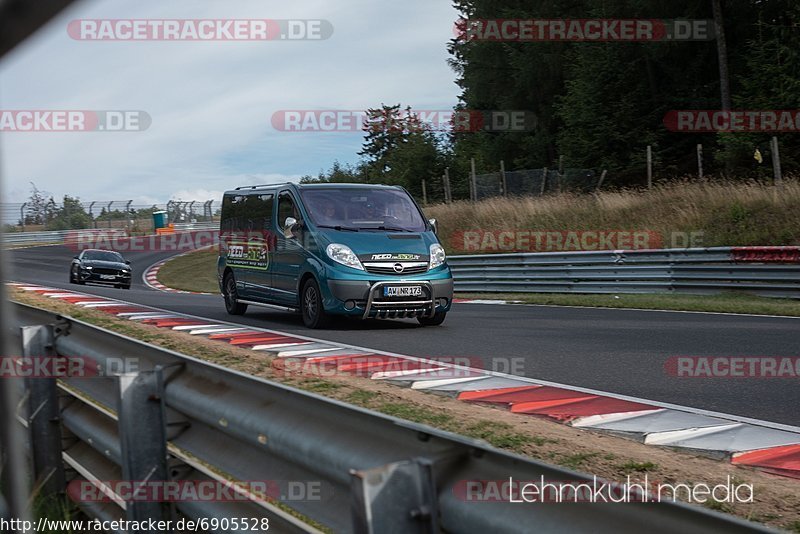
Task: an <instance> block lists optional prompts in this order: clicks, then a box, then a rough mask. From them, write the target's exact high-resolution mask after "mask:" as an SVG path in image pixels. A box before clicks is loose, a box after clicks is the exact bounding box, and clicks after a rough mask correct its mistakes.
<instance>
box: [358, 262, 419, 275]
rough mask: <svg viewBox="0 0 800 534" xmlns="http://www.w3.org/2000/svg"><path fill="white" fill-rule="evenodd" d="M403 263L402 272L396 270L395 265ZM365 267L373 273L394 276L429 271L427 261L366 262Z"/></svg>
mask: <svg viewBox="0 0 800 534" xmlns="http://www.w3.org/2000/svg"><path fill="white" fill-rule="evenodd" d="M397 264H399V265H402V266H403V270H402V272H397V271H396V270H395V265H397ZM364 268H365V269H366V270H367V272H368V273H372V274H388V275H392V276H407V275H409V274H422V273H424V272H427V271H428V263H427V262H414V263H406V262H394V263H365V264H364Z"/></svg>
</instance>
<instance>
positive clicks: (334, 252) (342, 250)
mask: <svg viewBox="0 0 800 534" xmlns="http://www.w3.org/2000/svg"><path fill="white" fill-rule="evenodd" d="M325 252H326V253H327V254H328V257H329V258H330V259H332V260H333V261H335V262H337V263H341V264H342V265H347V266H348V267H352V268H353V269H359V270H361V271H363V270H364V266H363V265H361V262H360V261H359V259H358V256H356V255H355V254H354V253H353V251H352V250H350V247H348V246H345V245H340V244H338V243H331V244H330V245H328V248H326V249H325Z"/></svg>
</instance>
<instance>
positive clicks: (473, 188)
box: [469, 158, 478, 202]
mask: <svg viewBox="0 0 800 534" xmlns="http://www.w3.org/2000/svg"><path fill="white" fill-rule="evenodd" d="M469 162H470V169H471V171H470V181H469V199H470V200H471V201H473V202H475V201H476V200H478V177H477V175H476V174H475V158H471V159H470V160H469Z"/></svg>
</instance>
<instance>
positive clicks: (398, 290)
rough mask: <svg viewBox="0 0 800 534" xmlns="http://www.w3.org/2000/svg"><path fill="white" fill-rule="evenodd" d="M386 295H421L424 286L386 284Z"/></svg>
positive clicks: (384, 289)
mask: <svg viewBox="0 0 800 534" xmlns="http://www.w3.org/2000/svg"><path fill="white" fill-rule="evenodd" d="M383 296H384V297H421V296H422V286H386V287H384V288H383Z"/></svg>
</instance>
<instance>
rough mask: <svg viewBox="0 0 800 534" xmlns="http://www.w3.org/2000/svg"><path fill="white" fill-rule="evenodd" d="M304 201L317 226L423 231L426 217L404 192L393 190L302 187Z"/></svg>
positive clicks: (360, 229)
mask: <svg viewBox="0 0 800 534" xmlns="http://www.w3.org/2000/svg"><path fill="white" fill-rule="evenodd" d="M301 196H302V197H303V202H304V204H305V206H306V208H307V209H308V212H309V216H310V217H311V219H312V220H313V222H314V223H315V224H316V225H317V226H322V227H333V228H336V227H339V228H341V229H343V230H345V229H346V230H359V231H370V230H380V231H388V232H424V231H425V228H426V225H425V220H424V219H423V218H422V215H421V214H420V212H419V209H418V208H417V206H416V204H414V202H413V201H412V200H411V198H409V196H408V194H407V193H406V192H405V191H399V190H396V189H371V188H366V187H365V188H341V189H334V188H331V189H328V188H325V189H303V190H301Z"/></svg>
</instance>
